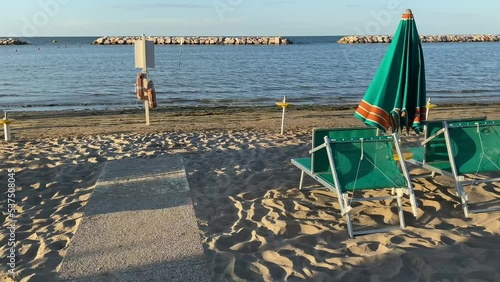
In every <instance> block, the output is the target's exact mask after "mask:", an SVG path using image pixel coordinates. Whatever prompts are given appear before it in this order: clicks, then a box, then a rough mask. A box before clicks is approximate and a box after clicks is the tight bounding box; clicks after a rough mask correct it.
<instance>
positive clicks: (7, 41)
mask: <svg viewBox="0 0 500 282" xmlns="http://www.w3.org/2000/svg"><path fill="white" fill-rule="evenodd" d="M28 44H30V43H29V42H27V41H22V40H20V39H17V38H5V39H0V45H28Z"/></svg>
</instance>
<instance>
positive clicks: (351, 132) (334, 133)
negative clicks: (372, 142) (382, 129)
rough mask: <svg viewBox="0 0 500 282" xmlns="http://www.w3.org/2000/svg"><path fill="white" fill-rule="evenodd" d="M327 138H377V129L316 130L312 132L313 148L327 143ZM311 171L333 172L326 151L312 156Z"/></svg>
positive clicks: (323, 150)
mask: <svg viewBox="0 0 500 282" xmlns="http://www.w3.org/2000/svg"><path fill="white" fill-rule="evenodd" d="M325 136H328V137H329V138H330V139H340V138H368V137H373V136H377V128H376V127H353V128H314V129H313V132H312V148H313V149H314V148H316V147H317V146H320V145H321V144H324V143H325ZM311 158H312V161H311V171H312V172H313V173H318V172H327V171H331V168H330V163H329V161H328V154H327V152H326V149H322V150H319V151H317V152H314V153H313V154H312V156H311Z"/></svg>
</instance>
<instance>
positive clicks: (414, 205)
mask: <svg viewBox="0 0 500 282" xmlns="http://www.w3.org/2000/svg"><path fill="white" fill-rule="evenodd" d="M410 205H411V209H412V211H413V216H415V217H417V215H418V203H417V197H415V194H414V193H411V192H410Z"/></svg>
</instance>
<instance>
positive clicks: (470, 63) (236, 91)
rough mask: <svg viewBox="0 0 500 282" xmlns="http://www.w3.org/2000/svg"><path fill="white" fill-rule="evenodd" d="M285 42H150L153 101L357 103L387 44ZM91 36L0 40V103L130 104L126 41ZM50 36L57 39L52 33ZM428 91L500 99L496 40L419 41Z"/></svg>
mask: <svg viewBox="0 0 500 282" xmlns="http://www.w3.org/2000/svg"><path fill="white" fill-rule="evenodd" d="M290 38H291V39H292V40H293V41H294V42H295V43H296V44H294V45H288V46H186V45H184V46H156V48H155V55H156V68H155V69H152V70H151V72H150V78H151V79H153V80H154V82H155V86H156V90H157V98H158V101H159V105H160V106H196V105H203V106H266V105H267V106H271V105H274V103H275V102H276V101H279V100H282V99H283V96H284V95H286V96H287V97H288V100H289V101H290V102H291V103H294V104H321V105H327V104H328V105H340V104H356V103H358V102H359V101H360V100H361V98H362V96H363V94H364V92H365V91H366V89H367V87H368V85H369V84H370V81H371V79H372V78H373V76H374V74H375V72H376V71H377V68H378V66H379V64H380V62H381V60H382V58H383V56H384V54H385V52H386V50H387V48H388V45H387V44H380V45H379V44H366V45H340V44H336V43H335V42H336V41H337V40H338V39H339V37H290ZM94 39H95V37H78V38H69V37H66V38H27V40H28V41H30V42H31V43H32V45H28V46H0V62H1V68H0V77H1V80H0V110H1V109H6V110H70V109H105V108H130V107H138V106H140V103H139V102H137V100H136V96H135V92H134V91H135V90H134V83H135V77H136V74H137V73H138V72H139V70H138V69H135V68H134V49H133V46H92V45H90V43H91V42H92V41H93V40H94ZM53 40H56V41H57V42H58V43H57V44H55V43H53ZM423 48H424V55H425V59H426V72H427V76H426V78H427V88H428V93H427V96H428V97H431V98H433V101H434V102H436V103H472V102H473V103H492V102H495V103H498V102H500V79H499V74H500V43H437V44H431V43H427V44H424V45H423Z"/></svg>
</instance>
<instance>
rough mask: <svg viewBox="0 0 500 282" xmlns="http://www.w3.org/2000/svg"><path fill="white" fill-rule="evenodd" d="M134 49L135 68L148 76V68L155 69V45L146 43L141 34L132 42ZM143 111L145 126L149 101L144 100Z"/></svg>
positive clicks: (150, 42) (147, 118) (149, 42)
mask: <svg viewBox="0 0 500 282" xmlns="http://www.w3.org/2000/svg"><path fill="white" fill-rule="evenodd" d="M134 48H135V68H138V69H142V72H143V73H145V74H146V77H147V74H148V68H154V67H155V45H154V42H153V41H147V40H146V36H145V35H144V34H143V35H142V38H141V39H140V40H136V41H135V42H134ZM144 111H145V114H146V125H150V122H149V101H148V99H145V100H144Z"/></svg>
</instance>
